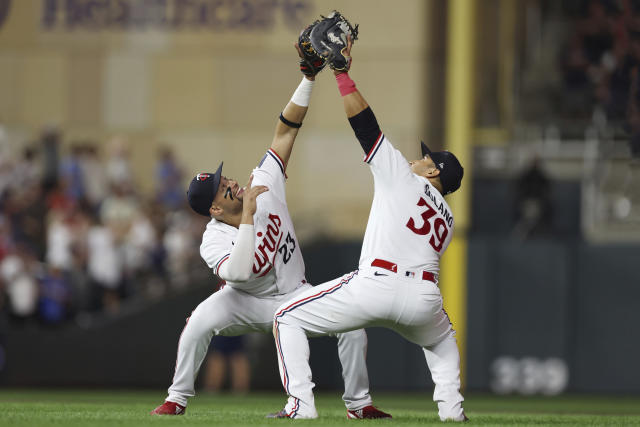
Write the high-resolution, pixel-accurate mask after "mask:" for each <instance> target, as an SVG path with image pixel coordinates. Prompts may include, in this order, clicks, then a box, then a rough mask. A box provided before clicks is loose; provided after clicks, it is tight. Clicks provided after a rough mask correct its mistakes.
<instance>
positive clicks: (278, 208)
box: [200, 149, 306, 296]
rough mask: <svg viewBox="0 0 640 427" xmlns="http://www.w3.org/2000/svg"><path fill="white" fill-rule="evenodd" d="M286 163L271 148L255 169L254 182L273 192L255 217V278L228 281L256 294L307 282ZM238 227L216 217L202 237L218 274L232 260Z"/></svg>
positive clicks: (203, 248)
mask: <svg viewBox="0 0 640 427" xmlns="http://www.w3.org/2000/svg"><path fill="white" fill-rule="evenodd" d="M285 179H286V177H285V173H284V164H283V162H282V160H281V159H280V157H279V156H278V154H277V153H276V152H275V151H273V150H271V149H269V150H268V151H267V153H266V154H265V155H264V157H263V158H262V160H261V161H260V164H259V165H258V167H256V168H255V169H254V170H253V183H252V185H254V186H256V185H265V186H267V187H268V188H269V191H267V192H266V193H263V194H261V195H260V196H259V201H258V203H257V210H256V213H255V214H254V216H253V220H254V230H255V233H256V247H255V254H254V263H253V270H252V274H251V277H250V278H249V280H248V281H247V282H242V283H234V282H231V281H228V282H227V285H228V286H231V287H236V288H238V289H241V290H243V291H245V292H248V293H250V294H252V295H256V296H265V295H281V294H286V293H289V292H291V291H293V290H294V289H296V288H297V287H299V286H300V285H301V284H303V283H306V280H305V276H304V260H303V259H302V252H301V251H300V247H299V245H298V240H297V238H296V235H295V232H294V230H293V223H292V221H291V217H290V216H289V210H288V209H287V203H286V194H285ZM237 234H238V229H237V228H235V227H233V226H231V225H228V224H225V223H223V222H220V221H217V220H215V219H212V220H211V221H210V222H209V223H208V224H207V228H206V230H205V232H204V235H203V236H202V244H201V245H200V255H201V256H202V258H203V259H204V260H205V262H206V263H207V265H208V266H209V267H210V268H212V269H213V273H214V274H216V275H217V274H218V271H219V270H220V267H221V266H222V265H223V264H224V262H226V261H227V260H228V259H229V256H230V255H231V249H232V246H233V244H234V242H235V239H236V236H237Z"/></svg>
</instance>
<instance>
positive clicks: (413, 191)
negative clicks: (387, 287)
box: [360, 133, 453, 273]
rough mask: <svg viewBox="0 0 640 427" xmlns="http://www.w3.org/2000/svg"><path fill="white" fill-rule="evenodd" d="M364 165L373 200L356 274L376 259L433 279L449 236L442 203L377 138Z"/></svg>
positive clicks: (399, 155)
mask: <svg viewBox="0 0 640 427" xmlns="http://www.w3.org/2000/svg"><path fill="white" fill-rule="evenodd" d="M364 161H365V162H366V163H368V164H369V165H370V166H371V172H372V173H373V180H374V196H373V204H372V206H371V212H370V214H369V221H368V223H367V230H366V233H365V235H364V243H363V245H362V253H361V255H360V268H365V267H370V266H371V262H372V261H373V260H374V259H377V258H378V259H385V260H389V261H392V262H394V263H397V264H398V265H401V266H403V267H406V268H407V269H415V270H423V271H429V272H432V273H438V271H439V270H440V256H441V255H442V254H443V253H444V251H445V250H446V249H447V246H449V242H451V238H452V235H453V214H452V213H451V208H449V205H448V204H447V202H445V200H444V197H443V196H442V195H441V194H440V192H439V191H438V190H437V189H436V188H435V187H434V186H433V185H431V183H430V182H429V180H428V179H427V178H424V177H421V176H418V175H416V174H414V173H413V172H412V171H411V167H410V166H409V163H408V162H407V159H405V157H404V156H403V155H402V153H400V152H399V151H398V150H396V149H395V148H394V147H393V145H391V143H390V142H389V141H388V140H387V138H386V137H385V136H384V134H382V133H381V134H380V137H379V138H378V140H377V141H376V143H375V144H374V146H373V148H372V149H371V151H370V152H369V154H367V155H366V156H365V158H364Z"/></svg>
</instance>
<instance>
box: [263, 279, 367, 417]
mask: <svg viewBox="0 0 640 427" xmlns="http://www.w3.org/2000/svg"><path fill="white" fill-rule="evenodd" d="M350 282H351V283H350ZM356 282H357V276H356V273H351V274H348V275H346V276H344V277H342V278H339V279H336V280H332V281H330V282H327V283H324V284H322V285H318V286H316V287H314V288H312V289H309V290H308V291H306V292H304V293H302V294H300V295H298V296H296V297H295V298H294V299H293V300H291V301H288V302H287V303H285V304H283V305H282V306H281V307H279V308H278V309H277V310H276V314H275V317H274V325H273V327H274V337H275V341H276V349H277V352H278V367H279V369H280V378H281V380H282V385H283V386H284V389H285V391H286V392H287V394H288V395H289V400H288V402H287V405H286V406H285V411H286V412H287V414H289V416H290V417H291V418H316V417H317V416H318V413H317V411H316V408H315V402H314V398H313V386H314V384H313V382H312V381H311V368H310V367H309V342H308V340H307V336H322V335H329V334H332V333H336V332H345V331H351V330H355V329H360V328H362V327H363V326H365V323H366V322H364V321H363V318H362V317H361V316H358V315H357V314H358V313H357V311H356V310H354V307H353V301H354V296H353V295H352V292H351V290H350V289H349V286H350V284H355V283H356ZM361 351H362V350H361ZM345 352H346V353H348V352H349V351H348V350H347V349H345ZM351 357H354V356H351ZM355 357H357V355H356V356H355ZM346 358H348V357H346ZM346 358H345V359H346ZM353 362H354V361H353V360H352V361H351V363H353ZM348 364H349V362H348V363H347V365H348ZM365 369H366V368H365ZM349 372H351V371H349ZM357 372H359V371H357ZM360 373H361V372H360ZM351 374H353V373H349V374H348V375H351ZM367 382H368V380H367ZM349 387H354V386H353V385H351V386H349ZM355 388H357V387H355ZM365 399H366V398H365ZM359 403H361V402H360V401H359V402H358V404H359ZM365 406H366V405H365Z"/></svg>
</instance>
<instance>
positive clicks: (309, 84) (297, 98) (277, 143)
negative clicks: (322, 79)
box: [271, 43, 324, 170]
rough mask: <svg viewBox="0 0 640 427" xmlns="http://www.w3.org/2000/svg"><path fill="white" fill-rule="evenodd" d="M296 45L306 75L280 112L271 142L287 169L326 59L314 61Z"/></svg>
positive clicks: (301, 68) (301, 67) (272, 147)
mask: <svg viewBox="0 0 640 427" xmlns="http://www.w3.org/2000/svg"><path fill="white" fill-rule="evenodd" d="M294 46H295V48H296V50H297V51H298V56H300V70H301V71H302V73H303V74H304V77H303V78H302V81H301V82H300V84H299V85H298V88H297V89H296V90H295V92H294V93H293V96H292V97H291V100H290V101H289V103H288V104H287V105H286V106H285V107H284V110H283V111H282V113H281V114H280V120H279V121H278V123H277V124H276V132H275V135H274V136H273V142H272V143H271V149H272V150H274V151H275V152H276V153H278V155H279V156H280V158H281V159H282V162H283V163H284V167H285V170H286V168H287V164H288V163H289V157H290V156H291V150H292V149H293V143H294V142H295V140H296V136H297V135H298V130H299V129H300V126H302V120H303V119H304V116H305V115H306V114H307V110H308V108H309V99H310V98H311V90H312V89H313V84H314V82H315V75H316V74H317V73H318V72H319V71H320V70H321V69H322V68H323V67H324V61H322V60H321V59H318V60H319V61H322V62H314V60H313V59H312V58H309V57H307V56H305V54H304V53H303V52H302V50H301V49H300V46H299V45H298V43H295V44H294Z"/></svg>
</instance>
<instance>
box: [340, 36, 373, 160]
mask: <svg viewBox="0 0 640 427" xmlns="http://www.w3.org/2000/svg"><path fill="white" fill-rule="evenodd" d="M351 46H352V41H351V37H350V36H349V37H348V41H347V48H346V49H345V50H344V52H343V55H344V56H345V58H347V64H349V66H350V65H351ZM334 74H335V76H336V82H337V83H338V90H339V91H340V95H342V102H343V104H344V111H345V113H346V114H347V118H348V119H349V123H350V124H351V127H352V128H353V131H354V132H355V134H356V138H358V141H359V142H360V145H361V146H362V149H363V150H364V152H365V154H368V153H369V152H370V151H371V149H372V148H373V146H374V144H375V143H376V141H377V140H378V138H379V137H380V134H381V131H380V126H378V121H377V120H376V116H375V115H374V114H373V111H372V110H371V107H369V104H367V101H365V99H364V98H363V96H362V95H361V94H360V91H359V90H358V89H356V84H355V83H354V81H353V80H351V77H349V73H348V71H335V72H334Z"/></svg>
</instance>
